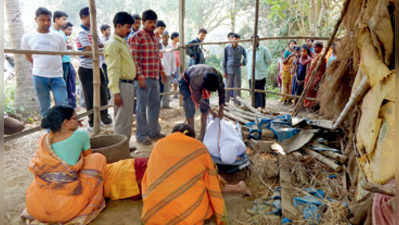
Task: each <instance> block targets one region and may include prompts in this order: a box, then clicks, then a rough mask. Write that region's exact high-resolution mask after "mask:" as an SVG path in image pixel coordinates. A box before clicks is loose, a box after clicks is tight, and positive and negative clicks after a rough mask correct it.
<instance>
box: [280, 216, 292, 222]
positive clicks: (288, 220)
mask: <svg viewBox="0 0 399 225" xmlns="http://www.w3.org/2000/svg"><path fill="white" fill-rule="evenodd" d="M289 223H292V220H290V219H288V218H286V217H284V218H283V219H282V220H281V224H289Z"/></svg>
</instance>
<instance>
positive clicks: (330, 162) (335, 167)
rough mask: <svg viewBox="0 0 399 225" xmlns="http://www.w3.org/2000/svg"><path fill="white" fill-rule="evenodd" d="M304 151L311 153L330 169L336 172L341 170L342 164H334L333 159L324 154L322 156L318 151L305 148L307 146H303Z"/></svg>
mask: <svg viewBox="0 0 399 225" xmlns="http://www.w3.org/2000/svg"><path fill="white" fill-rule="evenodd" d="M305 152H306V153H308V154H309V155H311V156H312V157H313V158H315V159H317V160H319V161H320V162H322V163H324V164H325V165H327V166H328V167H330V168H331V169H333V170H334V171H336V172H339V171H341V170H342V166H340V165H338V164H336V163H335V162H334V161H333V160H331V159H329V158H326V157H325V156H323V155H322V154H320V153H317V152H315V151H313V150H311V149H307V148H305Z"/></svg>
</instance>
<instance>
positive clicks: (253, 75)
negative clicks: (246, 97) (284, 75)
mask: <svg viewBox="0 0 399 225" xmlns="http://www.w3.org/2000/svg"><path fill="white" fill-rule="evenodd" d="M258 22H259V0H256V4H255V27H254V37H253V44H252V81H251V83H252V85H251V86H252V87H251V96H252V106H253V107H255V67H256V49H257V48H258Z"/></svg>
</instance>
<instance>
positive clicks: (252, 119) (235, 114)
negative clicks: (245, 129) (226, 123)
mask: <svg viewBox="0 0 399 225" xmlns="http://www.w3.org/2000/svg"><path fill="white" fill-rule="evenodd" d="M224 110H225V111H224V112H226V110H227V112H229V113H231V114H232V115H234V116H236V117H237V118H243V119H245V120H248V121H250V122H253V121H255V119H256V117H253V116H249V115H246V114H243V113H240V112H238V111H234V110H232V109H230V108H227V107H224Z"/></svg>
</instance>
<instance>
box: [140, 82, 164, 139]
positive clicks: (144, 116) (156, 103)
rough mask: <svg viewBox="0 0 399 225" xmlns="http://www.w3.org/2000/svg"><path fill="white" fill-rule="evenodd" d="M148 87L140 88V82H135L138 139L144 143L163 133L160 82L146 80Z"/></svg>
mask: <svg viewBox="0 0 399 225" xmlns="http://www.w3.org/2000/svg"><path fill="white" fill-rule="evenodd" d="M146 85H147V87H146V88H145V89H143V88H140V87H139V83H138V81H135V82H134V87H135V89H136V98H137V105H136V107H137V108H136V124H137V130H136V139H137V141H143V140H145V138H147V137H150V138H151V137H157V136H158V135H159V134H160V132H161V126H160V125H159V111H160V106H161V101H160V98H159V94H160V92H159V80H155V79H146Z"/></svg>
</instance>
